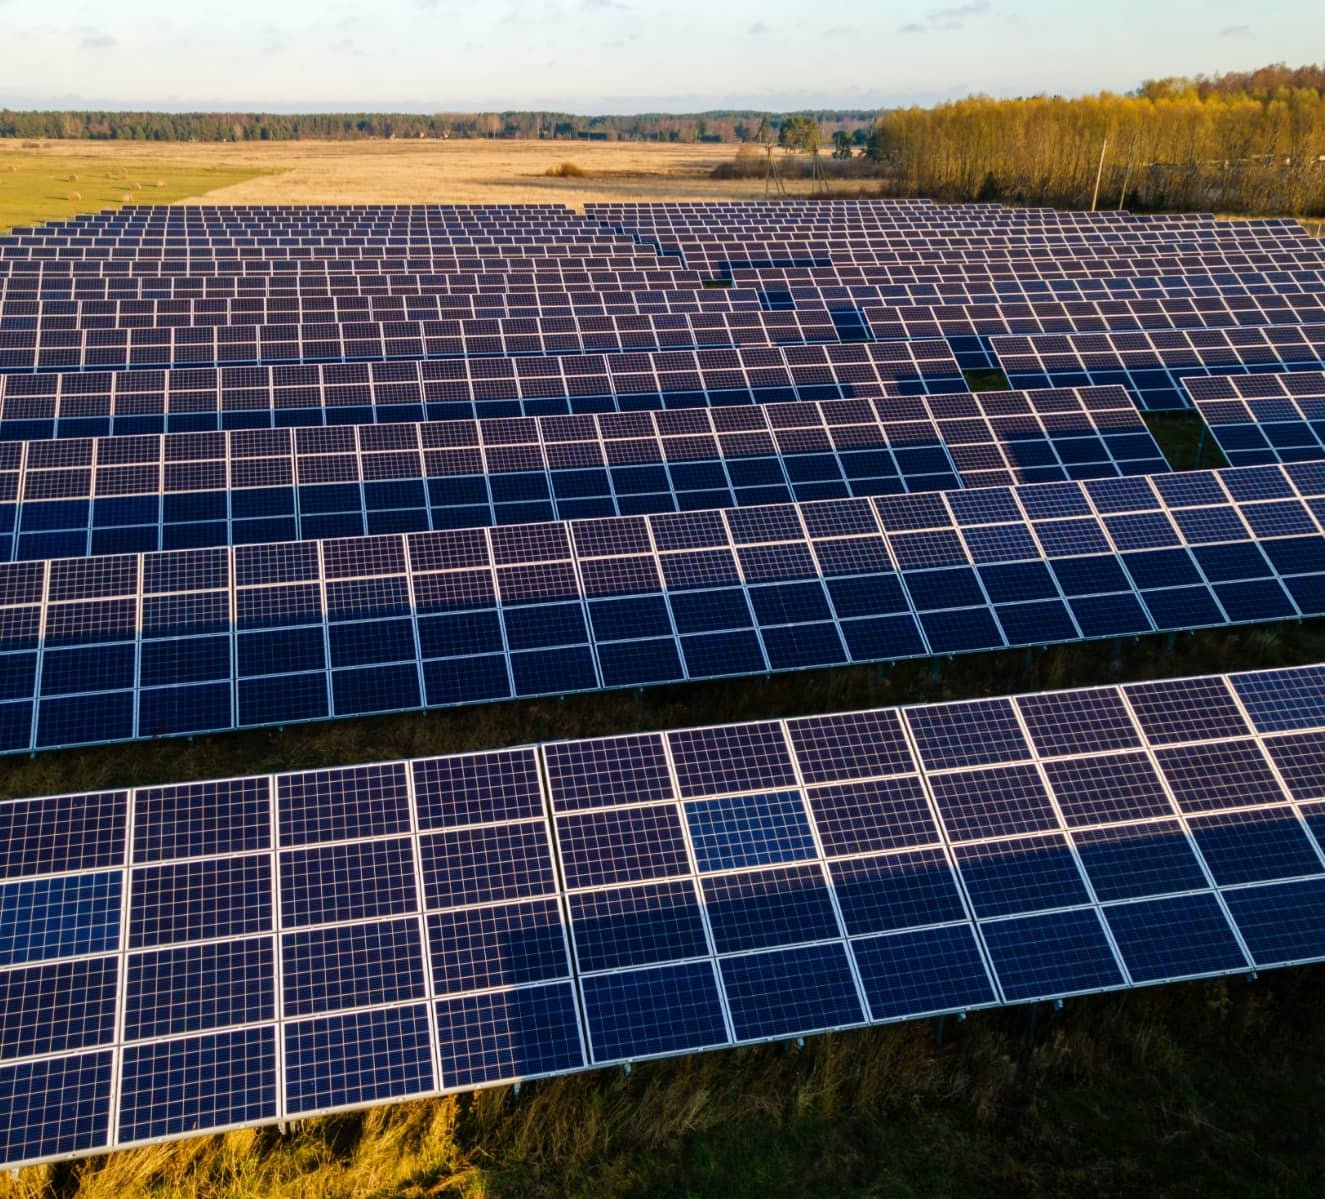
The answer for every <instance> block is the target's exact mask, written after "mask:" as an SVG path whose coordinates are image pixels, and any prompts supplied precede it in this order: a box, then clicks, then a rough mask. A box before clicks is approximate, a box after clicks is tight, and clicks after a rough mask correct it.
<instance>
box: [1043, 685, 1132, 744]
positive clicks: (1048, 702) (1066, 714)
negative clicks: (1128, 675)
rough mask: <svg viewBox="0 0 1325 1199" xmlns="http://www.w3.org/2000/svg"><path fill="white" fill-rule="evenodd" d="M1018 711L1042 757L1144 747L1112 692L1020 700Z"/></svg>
mask: <svg viewBox="0 0 1325 1199" xmlns="http://www.w3.org/2000/svg"><path fill="white" fill-rule="evenodd" d="M1017 707H1018V708H1020V709H1021V715H1022V718H1023V719H1024V720H1025V721H1026V727H1027V729H1028V730H1029V731H1030V735H1031V740H1032V741H1033V742H1034V743H1035V748H1036V750H1037V752H1038V753H1039V754H1040V755H1041V756H1042V757H1055V756H1058V755H1061V754H1087V753H1099V752H1102V751H1106V750H1111V749H1131V748H1133V747H1135V746H1139V745H1140V744H1141V739H1140V737H1138V736H1137V732H1136V729H1135V727H1134V726H1133V724H1132V720H1131V717H1130V716H1129V715H1128V713H1127V708H1126V705H1124V704H1123V702H1122V699H1121V698H1120V697H1119V695H1118V693H1117V692H1116V691H1113V690H1105V689H1101V690H1098V691H1074V692H1068V693H1060V694H1046V695H1027V696H1021V697H1020V698H1018V700H1017Z"/></svg>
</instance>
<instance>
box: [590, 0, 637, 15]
mask: <svg viewBox="0 0 1325 1199" xmlns="http://www.w3.org/2000/svg"><path fill="white" fill-rule="evenodd" d="M580 7H581V8H583V9H587V10H590V11H594V10H597V11H602V10H603V9H612V10H614V11H616V12H629V11H630V5H629V4H622V3H621V2H620V0H583V3H581V5H580Z"/></svg>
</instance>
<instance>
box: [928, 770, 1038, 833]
mask: <svg viewBox="0 0 1325 1199" xmlns="http://www.w3.org/2000/svg"><path fill="white" fill-rule="evenodd" d="M929 784H930V789H931V790H932V791H933V794H934V803H935V805H936V806H937V807H938V810H939V815H940V816H941V817H942V819H943V823H944V825H945V827H946V828H947V830H948V835H949V837H951V838H952V840H954V841H970V840H975V839H978V838H982V837H1000V836H1008V835H1010V834H1013V833H1033V832H1037V831H1040V830H1043V829H1052V828H1057V827H1058V817H1057V816H1056V815H1055V814H1054V809H1053V804H1052V803H1050V801H1049V796H1048V793H1047V792H1046V791H1045V789H1044V784H1043V782H1041V780H1040V775H1039V772H1038V771H1037V770H1036V769H1035V767H1034V766H1031V765H1024V766H998V767H994V768H992V769H989V770H972V771H966V772H963V773H961V774H935V775H931V776H930V780H929Z"/></svg>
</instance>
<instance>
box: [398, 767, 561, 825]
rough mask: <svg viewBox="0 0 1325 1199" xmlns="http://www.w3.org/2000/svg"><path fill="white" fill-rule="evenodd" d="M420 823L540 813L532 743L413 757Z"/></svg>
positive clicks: (513, 817) (512, 817)
mask: <svg viewBox="0 0 1325 1199" xmlns="http://www.w3.org/2000/svg"><path fill="white" fill-rule="evenodd" d="M412 770H413V774H414V797H415V802H416V803H417V804H418V810H419V827H420V828H424V829H434V828H450V827H453V826H456V825H463V824H482V823H486V822H488V821H497V820H519V819H521V818H524V817H537V816H542V814H543V797H542V791H541V789H540V787H539V782H538V762H537V759H536V757H535V754H534V751H533V750H530V749H517V750H509V751H506V752H502V753H490V754H466V755H462V756H459V757H452V758H428V759H424V760H423V761H418V762H415V763H414V764H413V766H412Z"/></svg>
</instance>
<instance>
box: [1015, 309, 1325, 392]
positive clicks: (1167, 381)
mask: <svg viewBox="0 0 1325 1199" xmlns="http://www.w3.org/2000/svg"><path fill="white" fill-rule="evenodd" d="M991 345H992V347H993V351H994V354H995V356H996V357H997V359H998V363H999V366H1000V367H1001V368H1002V370H1003V371H1004V373H1005V374H1006V375H1007V377H1008V379H1009V381H1010V382H1011V383H1012V386H1014V387H1055V386H1058V387H1080V386H1085V385H1087V384H1091V385H1101V384H1107V383H1118V384H1121V385H1122V386H1124V387H1126V388H1127V389H1128V390H1129V392H1131V394H1132V395H1133V396H1134V397H1135V399H1136V401H1137V403H1138V404H1140V406H1141V407H1142V408H1143V409H1145V410H1147V411H1161V410H1165V409H1175V408H1187V407H1189V406H1190V401H1189V399H1188V395H1187V392H1186V391H1185V390H1184V384H1183V381H1184V380H1186V379H1189V378H1190V379H1193V380H1198V379H1201V378H1202V377H1205V376H1211V377H1222V376H1225V375H1258V376H1259V375H1262V374H1266V373H1270V374H1275V373H1281V372H1292V371H1303V370H1308V371H1313V370H1314V371H1318V370H1320V368H1321V367H1322V365H1325V325H1320V324H1314V325H1313V324H1302V325H1295V326H1287V325H1285V326H1272V327H1268V328H1246V329H1236V330H1222V329H1205V330H1192V331H1179V330H1175V331H1170V332H1153V333H1147V332H1137V333H1094V334H1092V333H1078V334H1066V335H1063V336H1052V337H1050V336H1042V337H994V338H993V339H992V341H991ZM1192 386H1197V384H1196V383H1195V382H1193V384H1192Z"/></svg>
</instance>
